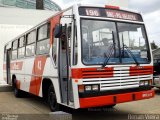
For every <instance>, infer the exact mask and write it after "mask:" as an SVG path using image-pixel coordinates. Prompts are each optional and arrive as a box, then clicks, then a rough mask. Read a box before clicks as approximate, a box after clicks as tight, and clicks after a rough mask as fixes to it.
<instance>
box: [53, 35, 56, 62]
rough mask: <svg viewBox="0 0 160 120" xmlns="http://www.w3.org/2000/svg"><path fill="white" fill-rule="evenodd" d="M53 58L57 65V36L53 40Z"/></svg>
mask: <svg viewBox="0 0 160 120" xmlns="http://www.w3.org/2000/svg"><path fill="white" fill-rule="evenodd" d="M53 60H54V63H55V65H57V38H54V42H53Z"/></svg>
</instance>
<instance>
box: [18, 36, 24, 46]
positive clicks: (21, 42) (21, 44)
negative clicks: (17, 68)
mask: <svg viewBox="0 0 160 120" xmlns="http://www.w3.org/2000/svg"><path fill="white" fill-rule="evenodd" d="M24 44H25V39H24V37H21V38H20V39H19V47H23V46H24Z"/></svg>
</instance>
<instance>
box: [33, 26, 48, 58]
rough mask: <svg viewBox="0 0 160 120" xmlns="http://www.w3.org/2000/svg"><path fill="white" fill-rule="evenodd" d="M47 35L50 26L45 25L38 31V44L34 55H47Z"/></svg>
mask: <svg viewBox="0 0 160 120" xmlns="http://www.w3.org/2000/svg"><path fill="white" fill-rule="evenodd" d="M49 33H50V24H45V25H43V26H41V27H40V28H39V29H38V42H37V50H36V53H37V54H38V55H41V54H48V53H49V48H50V45H49V40H50V39H49V38H50V37H49Z"/></svg>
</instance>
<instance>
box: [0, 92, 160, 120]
mask: <svg viewBox="0 0 160 120" xmlns="http://www.w3.org/2000/svg"><path fill="white" fill-rule="evenodd" d="M61 109H63V110H64V111H65V112H69V113H72V118H73V119H74V120H107V119H109V120H110V119H113V120H114V119H116V120H118V119H128V117H130V118H131V117H134V116H131V115H134V114H151V115H153V114H159V116H158V117H157V116H148V117H155V119H160V90H159V89H156V96H155V98H152V99H148V100H142V101H135V102H130V103H122V104H119V105H117V106H115V107H114V108H113V109H108V108H91V109H85V110H74V111H72V112H71V110H68V109H67V110H66V108H63V107H62V108H61ZM6 113H8V114H21V115H22V116H21V117H23V116H27V117H31V118H34V120H35V118H36V117H37V120H41V119H42V120H47V119H48V118H47V117H48V116H45V115H48V113H49V114H51V113H50V110H49V108H48V106H47V104H46V103H45V102H44V101H43V100H42V99H41V98H37V97H34V96H29V97H26V98H15V97H14V95H13V93H12V92H0V114H3V115H2V116H1V118H0V119H2V117H5V116H6V115H5V114H6ZM34 115H35V116H34ZM43 115H44V116H43ZM14 117H16V116H14ZM63 117H64V116H63ZM140 117H142V116H140ZM132 119H133V118H132ZM155 119H152V120H155ZM57 120H62V119H61V118H57ZM67 120H68V119H67Z"/></svg>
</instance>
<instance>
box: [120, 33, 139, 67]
mask: <svg viewBox="0 0 160 120" xmlns="http://www.w3.org/2000/svg"><path fill="white" fill-rule="evenodd" d="M122 42H123V55H124V48H126V50H127V52H128V53H130V55H131V57H132V58H133V60H134V61H135V63H136V64H137V66H138V65H139V62H138V61H137V59H136V57H135V56H134V54H133V53H132V52H131V51H130V49H129V48H128V46H127V45H125V44H124V38H123V34H122Z"/></svg>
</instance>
